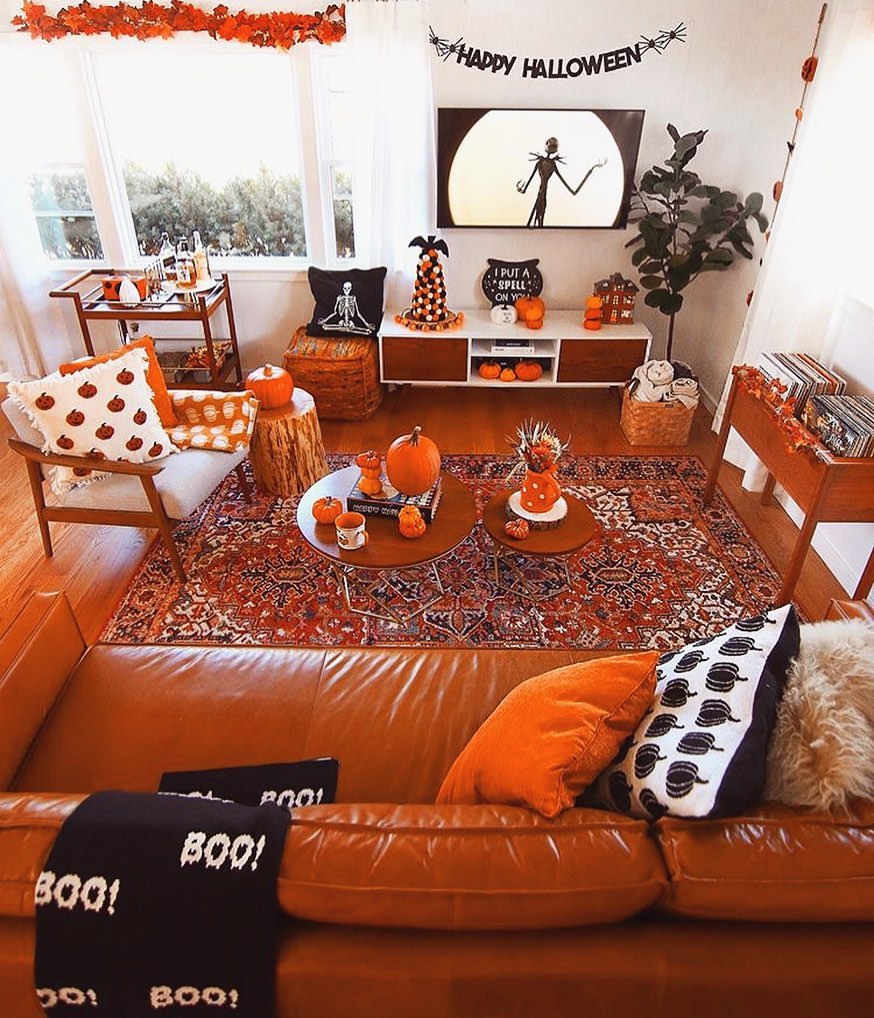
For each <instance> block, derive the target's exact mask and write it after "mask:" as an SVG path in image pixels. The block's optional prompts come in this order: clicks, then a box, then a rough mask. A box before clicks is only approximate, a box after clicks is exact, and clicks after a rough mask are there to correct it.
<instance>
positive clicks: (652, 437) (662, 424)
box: [619, 386, 695, 445]
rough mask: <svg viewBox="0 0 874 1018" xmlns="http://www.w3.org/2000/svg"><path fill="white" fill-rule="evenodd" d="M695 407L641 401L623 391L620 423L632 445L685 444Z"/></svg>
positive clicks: (626, 390)
mask: <svg viewBox="0 0 874 1018" xmlns="http://www.w3.org/2000/svg"><path fill="white" fill-rule="evenodd" d="M694 416H695V407H685V406H683V404H682V403H676V404H675V403H644V402H642V401H640V400H636V399H631V398H630V397H629V395H628V387H627V386H626V387H625V388H624V389H623V390H622V415H621V416H620V418H619V423H620V425H621V426H622V430H623V431H624V432H625V437H626V438H627V439H628V441H629V443H630V444H631V445H685V444H686V443H687V442H688V441H689V431H690V430H691V428H692V418H693V417H694Z"/></svg>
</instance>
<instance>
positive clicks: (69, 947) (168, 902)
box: [35, 792, 289, 1018]
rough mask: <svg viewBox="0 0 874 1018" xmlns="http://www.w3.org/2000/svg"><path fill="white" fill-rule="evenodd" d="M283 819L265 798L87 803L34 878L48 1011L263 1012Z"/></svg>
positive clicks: (143, 797) (123, 797)
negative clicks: (249, 802) (253, 801)
mask: <svg viewBox="0 0 874 1018" xmlns="http://www.w3.org/2000/svg"><path fill="white" fill-rule="evenodd" d="M288 823H289V816H288V812H287V811H286V810H285V809H283V808H281V807H280V806H278V805H274V804H270V803H268V804H265V805H262V806H257V807H252V806H241V805H238V804H236V803H233V802H227V801H223V800H218V799H209V798H188V797H185V796H180V795H166V794H165V795H155V794H150V793H137V792H98V793H97V794H95V795H92V796H90V797H89V798H88V799H86V800H85V801H84V802H83V803H82V804H81V805H80V806H79V807H78V809H77V810H76V811H75V812H74V813H73V814H72V815H71V816H70V817H69V818H68V820H67V821H66V822H65V823H64V826H63V827H62V828H61V830H60V832H59V834H58V838H57V840H56V842H55V844H54V846H53V847H52V850H51V852H50V854H49V858H48V860H47V861H46V865H45V869H44V870H43V872H42V873H41V874H40V876H39V880H38V882H37V887H36V896H35V897H36V905H37V910H36V917H37V918H36V936H37V942H36V961H35V979H36V987H37V996H38V998H39V1001H40V1003H41V1004H42V1006H43V1008H44V1010H45V1011H46V1013H47V1014H50V1015H65V1014H70V1015H80V1016H81V1015H94V1016H99V1015H105V1016H107V1018H140V1016H152V1018H154V1016H156V1015H164V1016H176V1015H187V1016H192V1015H197V1014H199V1013H203V1012H206V1013H208V1014H215V1015H221V1014H228V1015H233V1016H234V1018H268V1016H269V1015H271V1014H273V1008H274V995H275V962H276V928H277V919H278V907H277V902H276V878H277V875H278V872H279V863H280V859H281V857H282V850H283V845H284V843H285V836H286V832H287V830H288ZM201 1005H202V1006H201Z"/></svg>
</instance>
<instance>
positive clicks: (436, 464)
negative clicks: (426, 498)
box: [385, 424, 440, 495]
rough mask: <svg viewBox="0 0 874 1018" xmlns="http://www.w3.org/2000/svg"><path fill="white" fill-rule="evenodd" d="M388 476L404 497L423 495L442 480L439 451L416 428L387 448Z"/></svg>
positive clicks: (386, 464) (419, 427) (418, 428)
mask: <svg viewBox="0 0 874 1018" xmlns="http://www.w3.org/2000/svg"><path fill="white" fill-rule="evenodd" d="M385 472H386V475H387V476H388V479H389V480H390V481H391V483H392V484H393V485H394V486H395V487H396V488H397V489H398V491H399V492H400V493H401V494H402V495H421V494H422V493H423V492H426V491H427V490H428V489H429V488H430V487H431V485H432V484H433V483H434V482H435V481H436V480H437V478H438V477H439V476H440V451H439V449H438V448H437V446H436V445H435V443H434V442H433V441H432V440H431V439H430V438H427V437H426V436H425V435H423V434H422V428H421V426H420V425H418V424H417V425H416V427H415V428H413V430H412V431H411V432H410V434H409V435H400V436H399V437H398V438H396V439H395V440H394V441H393V442H392V444H391V445H390V446H389V447H388V452H387V453H386V454H385Z"/></svg>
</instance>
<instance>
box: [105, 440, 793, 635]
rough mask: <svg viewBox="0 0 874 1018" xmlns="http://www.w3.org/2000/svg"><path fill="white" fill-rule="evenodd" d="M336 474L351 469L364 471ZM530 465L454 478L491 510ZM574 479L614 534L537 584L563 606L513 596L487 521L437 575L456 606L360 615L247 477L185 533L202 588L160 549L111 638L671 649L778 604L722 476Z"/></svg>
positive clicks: (143, 570) (145, 566)
mask: <svg viewBox="0 0 874 1018" xmlns="http://www.w3.org/2000/svg"><path fill="white" fill-rule="evenodd" d="M329 462H330V465H331V467H332V469H337V468H339V467H341V466H346V465H348V463H349V462H351V458H350V457H347V456H330V457H329ZM515 462H516V461H515V459H514V458H512V457H509V456H503V457H485V456H445V457H444V459H443V469H444V470H445V471H447V472H449V473H452V474H454V475H455V476H456V477H457V478H459V480H461V481H463V482H464V483H465V484H467V485H468V486H469V487H470V488H471V489H472V490H473V491H474V493H475V495H476V499H477V504H478V505H479V506H482V505H483V504H485V502H486V501H488V499H489V498H490V497H491V496H492V495H493V494H495V492H497V491H499V490H501V489H502V488H505V487H507V482H506V478H507V475H508V473H509V472H510V469H511V467H512V466H513V465H514V463H515ZM559 477H560V480H561V483H562V486H563V487H564V488H566V489H567V490H568V491H569V492H571V493H572V494H574V495H576V496H577V497H579V498H581V499H583V500H584V501H585V502H586V504H587V505H588V506H589V508H590V509H591V511H592V513H593V514H594V516H595V518H596V520H597V521H598V523H599V524H600V533H599V534H598V535H597V536H596V537H595V538H594V539H593V540H592V541H591V542H590V543H589V544H588V545H586V547H585V548H583V550H582V551H581V552H580V553H579V554H578V555H577V556H575V557H574V558H572V559H571V560H570V562H569V568H570V577H571V587H570V589H567V588H566V587H564V585H563V584H562V583H559V580H558V576H557V574H555V575H552V574H549V573H548V572H546V571H545V572H544V573H543V575H542V576H534V577H533V578H534V579H535V580H537V582H538V583H540V584H541V586H542V589H543V590H544V591H545V592H546V593H547V594H549V592H550V589H551V588H550V584H553V585H554V586H553V588H552V590H553V593H552V595H551V596H547V597H546V598H545V599H544V600H541V601H538V602H532V601H527V600H524V599H521V598H520V597H518V596H517V595H516V594H514V593H512V592H507V591H505V590H502V589H500V588H499V587H498V586H497V584H496V582H495V577H494V572H493V567H492V555H491V542H490V539H489V537H488V535H487V534H486V532H485V530H484V529H483V527H482V525H481V524H480V523H477V525H476V526H475V527H474V529H473V531H472V532H471V534H470V535H469V536H468V537H467V538H466V539H465V540H464V541H463V542H462V543H461V544H460V545H459V546H458V547H457V548H456V549H455V551H453V552H451V553H450V554H449V555H447V556H445V557H444V558H442V559H440V560H439V561H438V563H437V568H438V570H439V574H440V578H441V580H442V583H443V586H444V589H445V592H446V593H445V596H443V597H442V598H441V599H440V600H439V601H437V602H436V603H435V604H433V606H432V607H430V608H427V609H426V610H425V611H424V612H422V613H421V614H420V615H419V616H417V617H416V618H413V619H412V620H411V621H410V622H409V623H406V624H403V625H401V624H398V623H395V622H388V621H382V620H378V619H373V618H369V617H366V616H363V615H358V614H354V613H352V612H350V611H348V610H347V609H346V607H345V604H344V601H343V596H342V594H341V592H340V590H339V588H338V584H337V580H336V578H335V576H334V574H333V572H332V571H331V569H330V568H329V567H328V565H327V563H326V562H325V561H324V560H323V559H322V558H321V557H320V556H318V555H317V554H316V553H315V552H314V551H313V550H312V549H311V548H310V547H309V546H308V545H307V544H306V543H305V542H304V541H303V540H302V538H301V536H300V533H299V531H298V528H297V525H296V523H295V513H296V501H289V500H286V501H283V500H280V499H276V498H273V497H271V496H268V495H259V494H255V495H253V499H252V502H251V503H246V502H245V501H244V500H243V498H242V495H241V494H240V493H239V490H238V488H237V485H236V478H235V477H234V475H233V474H232V475H230V476H229V477H228V478H227V479H226V480H225V482H224V483H223V484H222V485H221V486H220V487H219V488H218V489H217V490H216V492H215V493H214V494H213V496H212V497H211V498H210V499H209V500H208V501H206V502H205V503H204V504H203V505H202V506H201V507H200V508H199V509H198V511H197V512H196V513H195V514H194V515H193V516H191V517H190V518H189V519H187V520H185V521H184V522H183V523H181V524H180V525H179V527H178V528H177V530H176V532H175V536H176V540H177V543H178V545H179V547H180V549H181V554H182V558H183V561H184V563H185V568H186V571H187V573H188V577H189V580H188V583H186V584H184V585H182V584H180V583H179V582H178V581H177V580H176V578H175V576H174V573H173V570H172V567H171V565H170V562H169V559H168V558H167V555H166V552H165V550H164V547H163V545H162V544H161V542H160V541H155V543H153V545H152V546H151V548H150V549H149V551H148V553H147V555H146V558H145V560H144V561H143V563H142V565H141V566H140V568H139V570H138V571H137V573H136V575H135V576H134V579H133V581H132V583H131V586H130V588H129V589H128V591H127V592H126V593H125V594H124V596H123V597H122V599H121V601H120V602H119V604H118V606H117V607H116V608H115V611H114V612H113V614H112V617H111V618H110V620H109V622H108V623H107V625H106V628H105V629H104V631H103V633H102V636H101V639H103V640H105V641H111V642H115V643H141V642H148V643H167V644H172V643H203V644H208V643H209V644H217V643H218V644H226V643H238V644H274V645H278V644H299V645H304V646H314V647H326V646H340V645H346V646H349V645H352V646H405V647H410V646H412V647H418V646H435V645H446V646H467V647H568V648H588V649H601V648H604V649H612V648H616V649H634V648H649V647H652V648H656V649H659V650H668V649H671V648H676V647H679V646H681V645H683V644H685V643H688V642H690V641H691V640H694V639H698V638H704V637H708V636H712V635H714V634H716V633H717V632H719V630H721V629H723V628H724V627H725V626H727V625H728V624H730V623H732V622H734V621H736V620H737V619H738V618H740V617H742V616H744V615H751V614H756V613H758V612H761V611H764V610H766V609H767V608H769V607H771V606H773V605H774V603H775V598H776V596H777V593H778V592H779V589H780V578H779V576H778V574H777V572H776V571H775V570H774V568H773V566H772V565H771V563H770V562H769V561H768V559H767V557H766V556H765V554H764V552H763V551H762V549H761V548H760V547H759V546H758V544H756V542H755V540H754V539H753V538H752V536H751V535H750V534H749V532H748V531H747V530H746V528H745V527H744V525H743V523H742V522H741V521H740V519H739V518H738V517H737V515H736V514H735V512H734V510H733V509H732V508H731V506H730V504H729V503H728V501H727V500H726V498H725V497H724V496H723V495H722V493H721V492H720V491H719V490H718V489H717V492H716V495H715V497H714V499H713V502H712V503H711V505H710V506H709V507H708V508H707V509H704V508H702V505H701V492H702V490H703V488H704V483H705V477H706V472H705V469H704V466H703V464H702V463H701V461H700V460H699V459H698V458H697V457H693V456H577V457H567V458H566V459H564V460H562V463H561V469H560V473H559ZM437 525H439V512H438V516H437ZM520 562H521V564H522V565H523V566H524V567H525V568H526V569H528V570H529V571H530V570H531V569H537V568H538V567H537V565H536V563H533V561H532V560H531V559H525V560H520ZM417 575H418V574H405V576H404V580H403V585H402V587H401V595H400V596H402V597H403V598H404V599H405V601H406V602H407V603H413V604H414V603H415V600H416V598H421V599H422V603H424V601H425V600H427V599H429V592H428V591H424V592H420V591H419V590H417V587H418V586H420V585H421V586H422V587H424V586H425V585H427V584H429V583H432V581H431V580H430V579H429V575H428V572H427V571H426V570H422V571H421V580H419V579H418V578H417ZM510 586H512V585H511V584H510ZM393 596H394V595H393Z"/></svg>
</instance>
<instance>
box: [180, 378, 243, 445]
mask: <svg viewBox="0 0 874 1018" xmlns="http://www.w3.org/2000/svg"><path fill="white" fill-rule="evenodd" d="M171 399H172V401H173V410H174V412H175V414H176V417H177V419H178V422H179V423H178V424H177V425H176V426H175V427H172V428H168V434H169V436H170V439H171V441H172V442H173V444H174V445H175V446H177V447H178V448H179V449H190V448H194V449H215V450H218V451H220V452H238V451H240V452H241V451H244V450H246V449H248V448H249V441H250V440H251V438H252V429H253V428H254V427H255V417H256V416H257V413H258V407H259V406H260V403H259V402H258V400H257V399H255V397H254V395H253V394H252V393H251V392H249V391H246V392H208V391H204V390H191V391H179V390H176V391H175V392H173V393H171Z"/></svg>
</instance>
